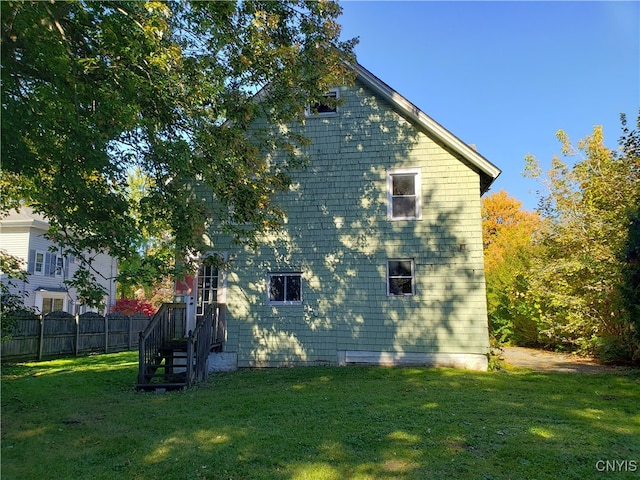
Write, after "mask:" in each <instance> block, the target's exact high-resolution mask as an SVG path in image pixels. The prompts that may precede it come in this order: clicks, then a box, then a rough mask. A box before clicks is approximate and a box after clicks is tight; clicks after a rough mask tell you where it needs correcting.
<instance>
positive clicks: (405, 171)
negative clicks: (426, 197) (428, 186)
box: [387, 168, 422, 221]
mask: <svg viewBox="0 0 640 480" xmlns="http://www.w3.org/2000/svg"><path fill="white" fill-rule="evenodd" d="M394 175H414V176H415V189H416V215H415V216H408V217H395V216H394V215H393V176H394ZM387 219H388V220H390V221H397V220H422V172H421V169H420V168H396V169H393V170H387Z"/></svg>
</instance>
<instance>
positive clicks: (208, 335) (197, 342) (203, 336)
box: [187, 302, 219, 387]
mask: <svg viewBox="0 0 640 480" xmlns="http://www.w3.org/2000/svg"><path fill="white" fill-rule="evenodd" d="M218 310H219V307H218V304H217V303H215V302H214V303H211V304H207V305H205V309H204V314H203V315H202V316H201V317H199V318H198V321H197V322H196V327H195V328H194V329H193V331H191V332H189V338H188V340H187V387H190V386H191V385H193V384H194V383H195V382H203V381H204V380H206V378H207V370H208V362H207V360H208V357H209V353H210V352H211V345H212V327H213V325H214V323H215V318H216V317H217V316H218V314H217V312H218Z"/></svg>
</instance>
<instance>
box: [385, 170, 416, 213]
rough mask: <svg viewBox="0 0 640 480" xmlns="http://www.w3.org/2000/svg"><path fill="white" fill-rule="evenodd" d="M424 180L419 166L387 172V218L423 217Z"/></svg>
mask: <svg viewBox="0 0 640 480" xmlns="http://www.w3.org/2000/svg"><path fill="white" fill-rule="evenodd" d="M421 185H422V182H421V180H420V169H419V168H406V169H397V170H389V171H388V172H387V199H388V202H387V218H388V219H389V220H420V219H421V218H422V195H421V193H420V191H421Z"/></svg>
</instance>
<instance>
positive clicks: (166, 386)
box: [137, 382, 187, 391]
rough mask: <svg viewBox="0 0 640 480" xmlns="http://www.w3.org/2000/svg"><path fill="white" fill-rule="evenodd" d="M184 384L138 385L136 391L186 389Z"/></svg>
mask: <svg viewBox="0 0 640 480" xmlns="http://www.w3.org/2000/svg"><path fill="white" fill-rule="evenodd" d="M186 386H187V383H186V382H172V383H139V384H138V386H137V389H138V390H145V391H150V390H159V389H164V390H180V389H183V388H186Z"/></svg>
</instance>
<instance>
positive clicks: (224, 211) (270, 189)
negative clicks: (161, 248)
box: [0, 0, 354, 302]
mask: <svg viewBox="0 0 640 480" xmlns="http://www.w3.org/2000/svg"><path fill="white" fill-rule="evenodd" d="M0 7H1V9H2V12H1V13H2V20H1V22H2V39H1V41H2V52H1V60H2V68H1V75H2V78H1V81H2V93H1V95H2V119H3V128H2V139H1V140H2V159H3V171H2V174H1V178H0V185H1V186H2V189H3V195H2V197H1V200H0V201H1V206H0V211H7V210H8V209H10V208H12V207H16V206H19V205H22V204H24V205H29V206H31V207H33V208H34V210H35V211H36V212H39V213H42V214H44V215H45V216H46V217H47V218H48V219H49V221H50V224H51V228H50V230H49V232H48V236H49V238H51V239H52V240H53V241H55V242H56V243H57V244H59V245H60V246H61V247H62V248H63V249H64V250H65V253H67V254H74V255H76V256H77V257H83V256H85V257H86V252H87V251H89V252H92V251H94V252H108V253H110V254H111V255H114V256H116V257H118V258H120V259H129V258H132V257H135V252H136V249H137V247H139V245H140V236H141V232H143V230H144V229H145V228H151V229H154V230H158V229H160V230H162V231H166V232H168V234H169V244H171V245H172V246H174V247H175V249H176V251H177V253H178V256H179V257H183V258H186V257H187V256H188V255H189V254H191V255H193V254H195V253H197V252H199V251H201V250H202V249H203V248H205V247H204V245H203V242H202V234H203V232H204V230H205V225H206V223H207V222H208V221H211V219H212V218H213V219H215V220H217V221H220V222H223V223H225V225H226V228H227V230H228V231H229V232H230V233H232V234H233V235H235V236H236V238H237V239H238V240H240V241H249V242H250V241H254V240H255V239H256V238H258V237H259V235H260V234H261V233H262V232H264V231H265V230H268V229H271V228H277V227H278V225H279V224H280V221H281V220H282V212H281V210H280V209H279V208H278V206H277V205H276V204H274V202H273V198H274V194H275V193H276V192H277V191H284V190H286V189H287V188H288V187H289V183H290V179H289V175H288V172H289V171H290V169H291V168H295V167H299V166H301V165H302V164H304V158H301V157H300V156H299V155H298V151H299V149H298V147H300V146H301V145H304V144H305V142H306V139H305V138H304V137H301V136H300V135H296V134H294V133H292V132H290V131H286V130H285V129H280V131H277V132H274V131H273V130H267V128H266V127H265V129H252V133H251V134H250V133H249V131H248V126H249V124H251V123H255V122H254V120H255V119H256V118H258V117H260V118H263V119H264V120H265V125H280V124H284V123H285V122H290V121H295V120H301V119H302V118H303V112H304V107H305V105H306V104H307V103H309V102H314V101H318V100H319V99H320V98H321V97H322V95H323V93H324V92H325V91H326V90H327V89H328V88H329V87H330V86H332V85H334V84H336V83H343V82H346V81H348V80H349V79H350V78H351V77H350V70H349V68H348V66H347V62H348V61H349V60H350V59H351V53H350V52H351V51H352V48H353V45H354V42H353V41H350V42H341V41H339V35H340V26H339V25H338V23H337V22H336V19H337V17H338V16H339V14H340V11H341V10H340V8H339V6H338V5H337V3H335V2H333V1H322V2H315V1H298V0H291V1H280V2H271V1H264V2H262V1H256V2H154V1H146V2H140V1H123V2H85V1H73V2H34V3H25V2H18V1H6V2H2V4H1V6H0ZM275 151H280V152H285V153H286V159H285V160H284V161H283V162H280V163H278V164H275V163H274V162H270V156H271V153H272V152H275ZM135 168H138V169H140V170H141V171H142V172H144V173H145V175H147V176H148V178H149V179H150V182H149V184H148V185H147V189H146V190H145V191H144V194H143V195H141V196H140V197H139V198H132V197H131V196H130V195H128V189H129V187H130V183H129V180H130V179H129V173H130V172H131V171H132V170H133V169H135ZM201 187H203V188H201ZM201 191H207V192H209V195H213V197H215V198H216V199H217V200H218V204H219V205H220V208H216V209H214V208H213V207H212V206H211V205H212V204H211V203H210V202H206V201H205V199H204V198H203V196H202V195H201V194H200V192H201ZM230 207H233V208H230ZM240 225H242V228H240V227H239V226H240ZM209 248H210V246H209ZM163 254H164V252H163ZM86 260H88V261H87V263H88V264H90V258H89V257H87V258H86ZM142 270H143V271H144V268H142ZM87 279H88V280H90V277H88V276H86V274H85V278H80V277H78V278H77V279H76V281H77V282H82V281H85V280H87ZM89 286H90V285H89ZM85 297H86V300H87V301H89V302H93V301H94V296H92V295H89V294H88V293H87V294H86V295H85ZM95 298H97V296H96V297H95Z"/></svg>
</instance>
